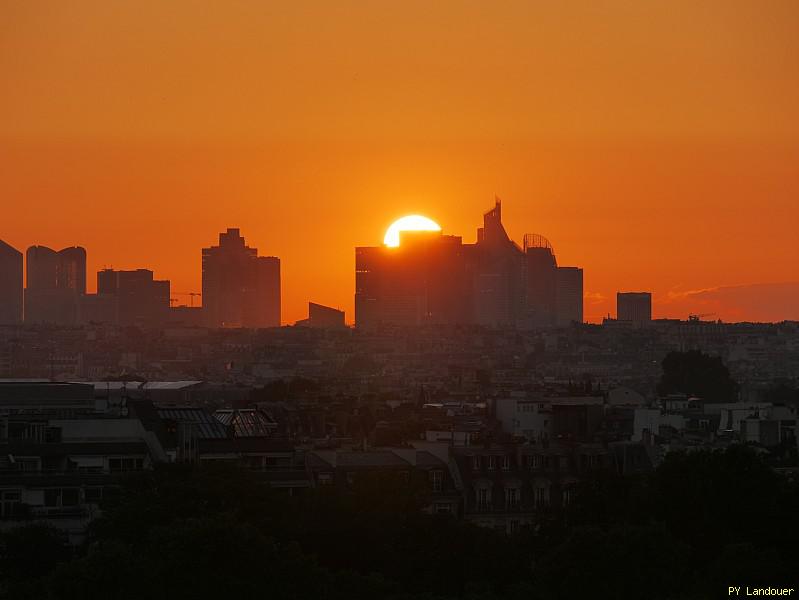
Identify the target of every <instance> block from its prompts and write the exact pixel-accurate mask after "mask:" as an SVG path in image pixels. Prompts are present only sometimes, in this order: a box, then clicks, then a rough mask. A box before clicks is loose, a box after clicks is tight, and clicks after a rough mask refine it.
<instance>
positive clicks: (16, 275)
mask: <svg viewBox="0 0 799 600" xmlns="http://www.w3.org/2000/svg"><path fill="white" fill-rule="evenodd" d="M20 322H22V252H20V251H19V250H17V249H16V248H14V247H12V246H10V245H9V244H7V243H5V242H4V241H3V240H0V325H14V324H17V323H20Z"/></svg>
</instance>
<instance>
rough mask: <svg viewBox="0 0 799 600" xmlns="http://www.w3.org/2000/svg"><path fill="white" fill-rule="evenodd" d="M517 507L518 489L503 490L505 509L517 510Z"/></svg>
mask: <svg viewBox="0 0 799 600" xmlns="http://www.w3.org/2000/svg"><path fill="white" fill-rule="evenodd" d="M518 506H519V488H506V489H505V508H508V509H511V508H517V507H518Z"/></svg>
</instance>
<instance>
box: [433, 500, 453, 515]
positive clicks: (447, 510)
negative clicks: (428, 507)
mask: <svg viewBox="0 0 799 600" xmlns="http://www.w3.org/2000/svg"><path fill="white" fill-rule="evenodd" d="M433 512H435V513H436V514H437V515H451V514H452V504H449V503H447V502H436V503H435V504H434V505H433Z"/></svg>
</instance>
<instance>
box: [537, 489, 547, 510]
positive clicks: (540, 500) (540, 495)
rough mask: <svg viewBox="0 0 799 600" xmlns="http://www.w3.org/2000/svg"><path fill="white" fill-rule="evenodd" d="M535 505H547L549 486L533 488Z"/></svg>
mask: <svg viewBox="0 0 799 600" xmlns="http://www.w3.org/2000/svg"><path fill="white" fill-rule="evenodd" d="M535 505H536V506H539V507H541V506H549V488H548V487H537V488H535Z"/></svg>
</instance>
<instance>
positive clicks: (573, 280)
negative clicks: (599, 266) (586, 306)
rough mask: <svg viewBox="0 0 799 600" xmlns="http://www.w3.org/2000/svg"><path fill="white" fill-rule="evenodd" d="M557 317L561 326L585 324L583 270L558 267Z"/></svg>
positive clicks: (557, 321)
mask: <svg viewBox="0 0 799 600" xmlns="http://www.w3.org/2000/svg"><path fill="white" fill-rule="evenodd" d="M556 297H557V315H556V324H557V325H559V326H564V325H569V324H571V323H582V322H583V270H582V269H580V268H578V267H558V273H557V292H556Z"/></svg>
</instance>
